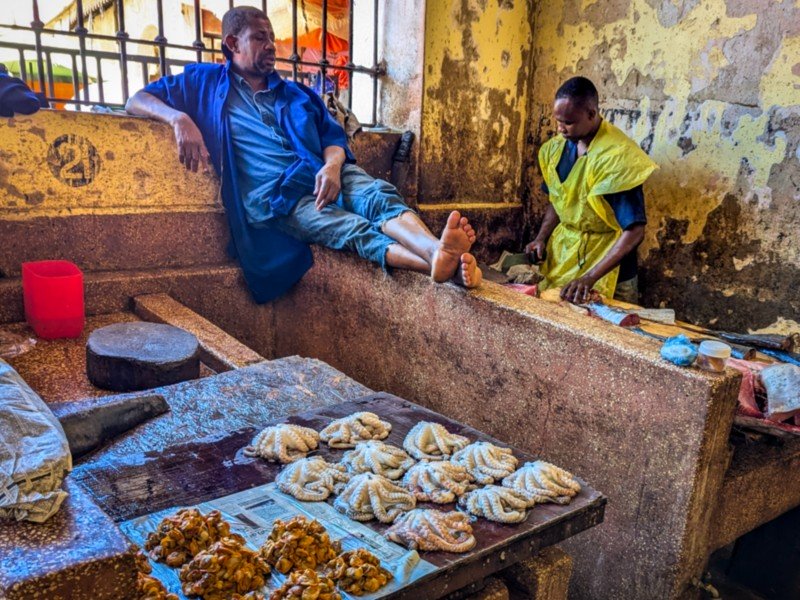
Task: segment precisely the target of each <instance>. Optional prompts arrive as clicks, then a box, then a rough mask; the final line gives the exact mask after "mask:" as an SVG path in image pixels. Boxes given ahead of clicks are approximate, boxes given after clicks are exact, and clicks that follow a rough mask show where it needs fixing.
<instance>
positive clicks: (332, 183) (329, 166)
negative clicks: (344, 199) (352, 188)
mask: <svg viewBox="0 0 800 600" xmlns="http://www.w3.org/2000/svg"><path fill="white" fill-rule="evenodd" d="M341 189H342V165H341V164H338V163H336V162H331V163H325V165H324V166H323V167H322V168H321V169H320V170H319V172H318V173H317V181H316V185H315V186H314V195H315V196H316V197H317V200H316V202H315V203H314V206H315V207H316V209H317V210H322V209H323V208H325V207H326V206H328V204H330V203H331V202H335V201H336V198H338V197H339V191H340V190H341Z"/></svg>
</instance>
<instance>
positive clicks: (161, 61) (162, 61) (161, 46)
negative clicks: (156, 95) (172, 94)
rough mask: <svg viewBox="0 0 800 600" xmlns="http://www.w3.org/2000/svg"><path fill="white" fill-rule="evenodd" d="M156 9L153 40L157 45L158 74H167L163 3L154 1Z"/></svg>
mask: <svg viewBox="0 0 800 600" xmlns="http://www.w3.org/2000/svg"><path fill="white" fill-rule="evenodd" d="M156 8H157V9H158V35H157V36H156V37H155V39H154V40H153V41H154V42H156V43H157V44H158V74H159V75H161V76H162V77H163V76H164V75H166V74H167V38H166V37H165V36H164V2H163V0H156Z"/></svg>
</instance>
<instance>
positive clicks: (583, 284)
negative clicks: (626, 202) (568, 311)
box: [561, 223, 644, 304]
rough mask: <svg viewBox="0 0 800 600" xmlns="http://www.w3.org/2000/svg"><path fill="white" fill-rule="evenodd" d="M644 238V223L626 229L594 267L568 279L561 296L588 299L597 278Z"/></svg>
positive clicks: (574, 299)
mask: <svg viewBox="0 0 800 600" xmlns="http://www.w3.org/2000/svg"><path fill="white" fill-rule="evenodd" d="M643 239H644V223H637V224H636V225H633V226H632V227H630V228H628V229H626V230H625V231H623V232H622V235H621V236H619V239H618V240H617V241H616V243H615V244H614V245H613V246H612V247H611V250H609V251H608V253H607V254H606V255H605V256H604V257H603V258H602V260H601V261H600V262H598V263H597V264H596V265H595V266H594V267H592V268H591V269H589V270H588V271H586V273H584V275H583V276H581V277H578V278H577V279H575V280H573V281H570V282H569V283H568V284H567V285H565V286H564V288H563V289H562V290H561V297H562V298H563V299H564V300H569V301H570V302H574V303H576V304H582V303H584V302H586V301H587V300H588V299H589V295H590V292H591V291H592V288H593V287H594V284H595V283H597V280H598V279H600V278H601V277H603V275H606V274H607V273H610V272H611V271H612V270H613V269H615V268H616V267H617V266H618V265H619V263H620V262H621V261H622V259H623V258H625V257H626V256H627V255H628V254H629V253H630V252H632V251H633V249H634V248H636V247H637V246H638V245H639V244H641V243H642V240H643Z"/></svg>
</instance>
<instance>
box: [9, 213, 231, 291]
mask: <svg viewBox="0 0 800 600" xmlns="http://www.w3.org/2000/svg"><path fill="white" fill-rule="evenodd" d="M228 238H229V233H228V222H227V218H226V217H225V214H224V213H223V212H222V210H221V209H220V210H217V211H205V212H199V211H195V212H161V213H146V214H129V215H121V214H120V215H78V216H69V217H37V218H31V219H24V220H0V239H1V240H3V243H2V244H0V276H5V277H16V276H18V275H19V274H20V271H21V265H22V263H23V262H25V261H32V260H48V259H63V260H70V261H72V262H74V263H75V264H77V265H78V267H79V268H80V269H82V270H83V271H117V270H130V269H154V268H174V267H191V266H202V265H219V264H225V263H227V262H228V261H230V258H229V257H228V255H227V253H226V252H225V247H226V245H227V243H228Z"/></svg>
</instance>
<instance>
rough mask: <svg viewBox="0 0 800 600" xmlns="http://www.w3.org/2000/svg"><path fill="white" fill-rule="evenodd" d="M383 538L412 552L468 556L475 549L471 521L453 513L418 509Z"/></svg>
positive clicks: (401, 519)
mask: <svg viewBox="0 0 800 600" xmlns="http://www.w3.org/2000/svg"><path fill="white" fill-rule="evenodd" d="M384 535H385V536H386V537H387V538H388V539H390V540H391V541H393V542H396V543H398V544H402V545H403V546H405V547H406V548H410V549H411V550H432V551H436V550H441V551H443V552H468V551H469V550H472V548H474V547H475V536H474V535H473V534H472V525H471V524H470V522H469V517H468V516H467V515H465V514H464V513H462V512H458V511H454V510H453V511H450V512H442V511H438V510H434V509H429V508H416V509H414V510H412V511H410V512H407V513H405V514H404V515H400V516H399V517H398V518H397V520H396V521H395V522H394V524H393V525H392V526H391V527H389V529H387V530H386V533H385V534H384Z"/></svg>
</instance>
